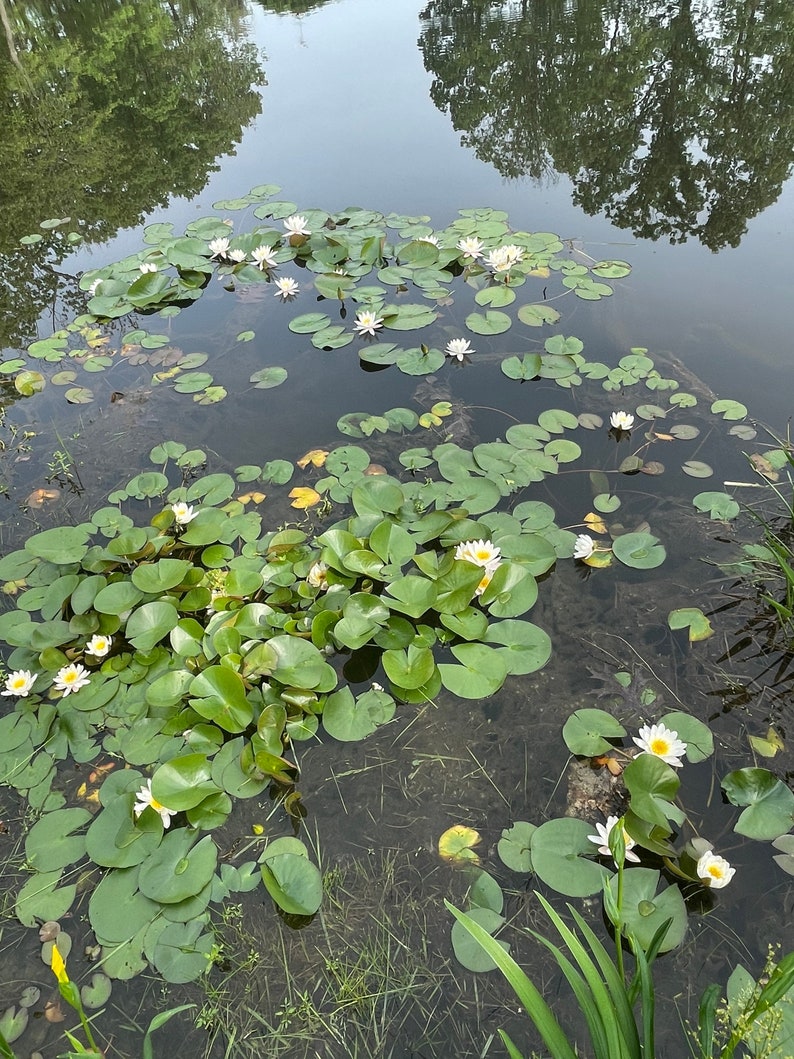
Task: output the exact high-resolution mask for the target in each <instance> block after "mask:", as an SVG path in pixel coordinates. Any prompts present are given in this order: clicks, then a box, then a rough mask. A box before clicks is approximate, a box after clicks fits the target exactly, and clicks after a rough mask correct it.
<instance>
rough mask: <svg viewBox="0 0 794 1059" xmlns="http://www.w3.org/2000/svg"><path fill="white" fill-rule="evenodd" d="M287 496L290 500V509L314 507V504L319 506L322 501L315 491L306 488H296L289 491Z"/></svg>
mask: <svg viewBox="0 0 794 1059" xmlns="http://www.w3.org/2000/svg"><path fill="white" fill-rule="evenodd" d="M289 495H290V497H291V499H292V507H297V508H301V509H305V508H307V507H314V505H315V504H319V503H320V501H321V500H322V497H321V496H320V494H319V493H318V492H317V490H316V489H310V488H309V487H308V486H301V485H299V486H296V487H295V489H290V493H289Z"/></svg>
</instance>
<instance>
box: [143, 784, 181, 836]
mask: <svg viewBox="0 0 794 1059" xmlns="http://www.w3.org/2000/svg"><path fill="white" fill-rule="evenodd" d="M144 809H154V811H155V812H156V813H157V815H158V816H159V817H160V819H161V820H162V821H163V827H170V825H171V817H172V816H176V810H175V809H167V808H166V807H165V806H164V805H161V803H160V802H158V801H157V799H156V798H154V797H152V781H151V780H147V781H146V783H144V785H143V786H142V787H141V789H140V790H139V791H138V793H137V794H136V795H135V805H133V807H132V811H133V813H134V814H135V819H136V820H137V819H138V817H139V816H140V815H141V813H142V812H143V811H144Z"/></svg>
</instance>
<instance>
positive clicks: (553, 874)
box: [529, 817, 609, 897]
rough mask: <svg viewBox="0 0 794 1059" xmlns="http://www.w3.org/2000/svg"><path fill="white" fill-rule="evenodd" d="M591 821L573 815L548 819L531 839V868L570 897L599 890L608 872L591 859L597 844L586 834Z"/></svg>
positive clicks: (589, 831) (552, 886)
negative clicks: (575, 817)
mask: <svg viewBox="0 0 794 1059" xmlns="http://www.w3.org/2000/svg"><path fill="white" fill-rule="evenodd" d="M592 831H593V827H592V825H591V824H588V823H585V821H584V820H574V819H573V818H571V817H560V818H559V819H557V820H547V821H546V823H545V824H541V825H540V827H538V828H536V829H535V830H534V831H533V832H532V835H531V838H530V844H529V849H530V857H531V859H532V867H533V869H534V871H535V873H536V875H537V876H538V878H540V879H542V880H543V882H545V883H546V884H547V885H548V886H550V887H551V888H552V889H553V890H556V891H557V893H561V894H565V895H566V896H567V897H589V896H590V895H591V894H595V893H600V891H601V888H602V886H603V884H604V880H605V879H607V878H608V877H609V872H608V871H607V869H606V868H605V867H604V866H603V865H602V864H598V863H597V862H596V861H594V860H593V859H592V857H593V856H594V854H595V851H596V847H595V845H594V844H593V843H592V842H591V841H590V840H589V838H588V837H587V836H588V835H589V834H591V833H592Z"/></svg>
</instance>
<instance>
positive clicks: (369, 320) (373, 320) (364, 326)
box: [353, 309, 383, 338]
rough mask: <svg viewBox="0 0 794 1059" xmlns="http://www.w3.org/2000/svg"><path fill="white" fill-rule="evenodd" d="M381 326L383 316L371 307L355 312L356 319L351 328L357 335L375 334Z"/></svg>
mask: <svg viewBox="0 0 794 1059" xmlns="http://www.w3.org/2000/svg"><path fill="white" fill-rule="evenodd" d="M381 327H383V317H381V316H378V314H377V313H376V312H374V310H372V309H362V310H361V311H360V312H357V313H356V319H355V322H354V324H353V330H354V331H355V332H356V334H358V335H372V336H373V338H374V336H375V332H376V331H379V330H380V328H381Z"/></svg>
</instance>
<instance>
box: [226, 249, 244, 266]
mask: <svg viewBox="0 0 794 1059" xmlns="http://www.w3.org/2000/svg"><path fill="white" fill-rule="evenodd" d="M228 256H229V260H230V261H234V263H235V264H236V265H240V264H242V263H243V261H245V250H230V251H229V255H228Z"/></svg>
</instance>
